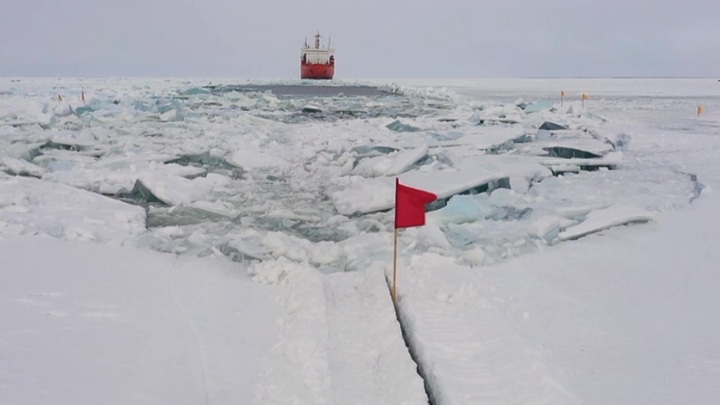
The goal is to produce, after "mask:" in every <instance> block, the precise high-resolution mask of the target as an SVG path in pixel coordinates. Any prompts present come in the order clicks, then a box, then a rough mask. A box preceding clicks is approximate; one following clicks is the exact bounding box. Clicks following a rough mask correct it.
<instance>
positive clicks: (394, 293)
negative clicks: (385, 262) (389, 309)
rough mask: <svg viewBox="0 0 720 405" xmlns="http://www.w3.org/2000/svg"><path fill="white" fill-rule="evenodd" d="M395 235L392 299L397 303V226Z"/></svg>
mask: <svg viewBox="0 0 720 405" xmlns="http://www.w3.org/2000/svg"><path fill="white" fill-rule="evenodd" d="M394 233H395V237H394V241H393V281H392V301H393V304H397V257H398V229H397V228H395V232H394Z"/></svg>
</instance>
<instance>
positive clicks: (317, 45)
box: [315, 31, 320, 49]
mask: <svg viewBox="0 0 720 405" xmlns="http://www.w3.org/2000/svg"><path fill="white" fill-rule="evenodd" d="M315 49H320V31H318V32H317V34H315Z"/></svg>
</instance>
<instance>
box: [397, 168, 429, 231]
mask: <svg viewBox="0 0 720 405" xmlns="http://www.w3.org/2000/svg"><path fill="white" fill-rule="evenodd" d="M435 200H437V195H435V194H433V193H429V192H427V191H425V190H420V189H417V188H412V187H408V186H404V185H402V184H400V180H399V179H397V178H396V179H395V229H400V228H410V227H413V226H422V225H425V205H426V204H429V203H431V202H433V201H435Z"/></svg>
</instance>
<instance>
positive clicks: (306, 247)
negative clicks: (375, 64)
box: [0, 78, 720, 405]
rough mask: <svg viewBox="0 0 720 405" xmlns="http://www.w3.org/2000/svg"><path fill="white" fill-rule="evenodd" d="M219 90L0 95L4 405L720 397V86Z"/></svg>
mask: <svg viewBox="0 0 720 405" xmlns="http://www.w3.org/2000/svg"><path fill="white" fill-rule="evenodd" d="M208 83H210V80H206V79H187V80H185V79H184V80H170V79H168V80H166V79H89V78H77V79H69V78H62V79H57V78H16V79H11V78H2V79H0V300H2V304H1V305H0V311H2V312H1V313H0V358H1V359H2V361H0V385H2V388H0V403H3V404H4V403H8V404H20V405H22V404H38V403H58V404H76V403H100V402H102V403H118V404H121V403H123V404H124V403H138V404H151V403H177V404H185V403H187V404H196V403H208V404H209V403H215V404H224V403H273V404H336V403H337V404H368V403H373V404H376V403H377V404H421V403H428V402H429V401H432V403H434V404H467V403H473V404H505V403H507V404H519V403H538V404H543V403H546V404H565V403H567V404H575V403H590V404H607V403H613V404H638V403H653V404H665V403H667V404H677V403H696V404H711V403H717V402H718V401H720V388H718V385H717V384H716V381H718V380H720V343H719V342H720V326H718V324H717V322H715V321H714V320H715V318H716V316H715V313H714V312H715V308H717V307H718V306H719V305H720V295H718V294H717V293H716V291H715V290H716V286H717V285H718V284H720V273H719V272H718V270H717V268H718V265H717V264H718V263H720V251H719V250H718V249H717V246H718V245H720V236H719V235H720V234H718V232H717V230H718V229H720V216H718V215H717V207H720V196H719V195H718V193H717V190H718V189H720V164H719V163H718V160H717V156H718V153H719V152H720V114H719V113H718V111H720V96H718V93H717V83H716V81H714V80H709V79H664V80H659V79H642V80H641V79H632V80H631V79H543V80H533V79H493V80H489V79H488V80H444V81H411V80H402V81H397V82H394V83H391V82H379V83H359V82H333V83H328V84H324V85H327V86H332V87H333V89H335V88H336V87H337V88H339V89H340V90H338V91H333V92H329V91H327V89H324V90H322V91H318V94H319V95H313V91H312V85H314V84H308V83H305V82H302V83H300V85H301V86H302V87H303V91H297V87H298V82H297V81H287V82H268V83H265V82H262V83H260V82H257V83H255V82H253V83H250V84H262V85H263V86H268V87H269V89H270V90H269V91H266V90H262V91H257V90H244V89H243V88H242V86H233V84H237V83H232V82H228V81H227V80H224V81H218V80H215V79H213V80H212V83H214V84H218V83H220V85H218V86H214V87H204V86H206V85H207V84H208ZM240 83H242V81H241V82H240ZM222 84H227V85H228V86H223V85H222ZM368 84H371V85H378V87H379V89H380V90H382V91H377V92H372V91H368V90H367V88H362V90H358V91H357V93H356V94H354V93H353V92H354V90H353V88H354V86H355V87H357V86H359V85H368ZM283 86H288V89H286V94H284V93H283V91H284V90H283ZM713 86H715V87H713ZM290 87H292V88H290ZM561 89H562V90H565V91H566V93H567V96H566V97H565V99H564V104H563V106H562V107H561V106H560V105H559V100H555V99H554V98H555V96H556V95H558V94H559V91H560V90H561ZM81 90H82V91H83V92H84V94H85V98H86V104H85V103H83V102H82V101H81V98H80V97H81ZM383 91H384V92H383ZM338 92H341V93H343V94H342V95H340V94H338ZM581 93H588V94H591V96H592V98H591V99H590V100H588V101H586V105H585V107H582V106H581V100H580V98H579V94H581ZM58 94H62V96H63V100H62V101H58V97H57V96H58ZM308 105H313V106H317V108H318V109H319V110H320V112H317V113H312V114H308V113H303V112H302V109H303V107H305V106H308ZM697 105H703V106H704V107H705V113H704V114H703V115H701V116H697V114H696V107H697ZM80 107H88V108H80ZM347 112H352V113H351V114H348V113H347ZM395 120H397V122H398V123H400V124H403V125H409V126H411V127H412V128H414V130H413V131H410V132H408V131H396V130H392V129H389V128H387V124H388V123H389V122H394V121H395ZM544 122H554V123H558V124H561V125H563V126H567V127H568V129H567V130H559V131H546V130H540V129H538V128H539V127H540V126H541V125H542V124H543V123H544ZM618 141H620V142H618ZM550 147H556V148H560V149H558V150H563V149H562V148H565V150H570V149H572V150H575V151H585V152H592V153H593V154H596V155H600V156H601V157H597V158H592V157H578V156H579V155H578V156H567V157H560V156H549V155H548V148H550ZM573 153H575V152H573ZM578 153H579V152H578ZM596 168H597V170H591V169H596ZM551 169H552V171H551ZM553 172H554V174H553ZM395 177H398V178H399V179H400V181H401V182H403V183H404V184H407V185H410V186H413V187H418V188H421V189H426V190H428V191H431V192H434V193H436V194H438V196H439V197H440V199H441V200H442V201H443V204H446V205H443V204H440V205H436V206H434V207H433V210H432V211H431V212H429V213H428V214H427V223H426V225H425V226H423V227H419V228H410V229H405V230H402V231H401V232H400V235H399V239H398V249H399V256H398V258H399V260H398V267H397V269H398V277H399V278H398V293H399V300H398V302H397V304H396V305H393V302H392V300H391V298H390V294H389V285H388V284H389V282H388V281H387V280H391V279H392V270H393V269H392V255H393V243H392V241H393V229H392V218H393V211H392V208H393V205H394V203H393V195H394V191H393V184H394V182H395ZM136 185H142V186H143V187H139V186H138V187H137V189H136V192H138V193H139V194H143V193H145V194H147V193H149V194H152V196H154V198H150V197H149V195H144V196H143V195H139V194H138V193H131V191H132V190H133V188H134V187H135V186H136ZM483 186H487V187H486V188H483ZM140 189H142V192H139V191H138V190H140Z"/></svg>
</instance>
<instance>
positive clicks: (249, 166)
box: [227, 149, 290, 171]
mask: <svg viewBox="0 0 720 405" xmlns="http://www.w3.org/2000/svg"><path fill="white" fill-rule="evenodd" d="M227 161H228V162H230V163H231V164H233V165H235V166H237V167H241V168H243V169H244V170H247V171H250V170H257V169H263V168H273V169H289V167H290V163H289V162H288V161H286V160H284V159H283V158H281V157H279V156H274V155H273V154H271V153H267V152H263V151H260V150H253V149H243V150H237V151H235V152H233V153H232V155H231V156H229V158H228V159H227Z"/></svg>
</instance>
